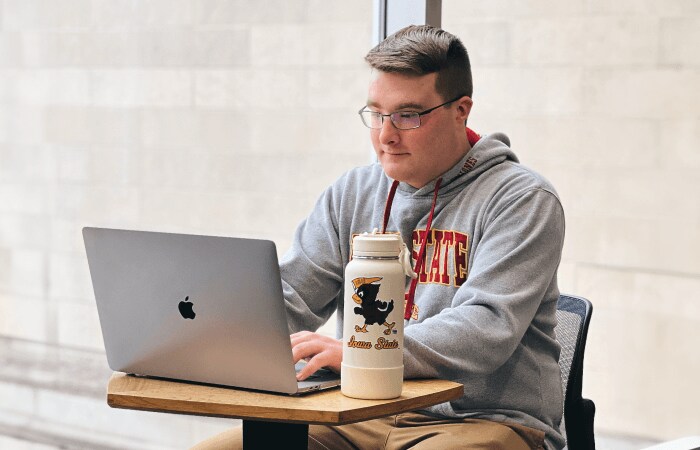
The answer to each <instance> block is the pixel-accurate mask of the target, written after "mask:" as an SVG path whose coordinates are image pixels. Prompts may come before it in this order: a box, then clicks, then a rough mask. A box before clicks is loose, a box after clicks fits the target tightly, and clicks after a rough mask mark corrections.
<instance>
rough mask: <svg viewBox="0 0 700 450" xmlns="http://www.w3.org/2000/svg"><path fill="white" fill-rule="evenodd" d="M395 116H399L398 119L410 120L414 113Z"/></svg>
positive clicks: (401, 113)
mask: <svg viewBox="0 0 700 450" xmlns="http://www.w3.org/2000/svg"><path fill="white" fill-rule="evenodd" d="M396 114H398V115H399V118H400V119H410V118H411V117H413V115H414V114H415V113H412V112H400V113H396Z"/></svg>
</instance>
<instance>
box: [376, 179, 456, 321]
mask: <svg viewBox="0 0 700 450" xmlns="http://www.w3.org/2000/svg"><path fill="white" fill-rule="evenodd" d="M441 184H442V178H438V179H437V181H436V182H435V190H434V191H433V204H432V206H431V207H430V214H429V215H428V223H427V225H426V227H425V236H424V237H423V242H422V243H421V245H420V251H419V252H418V259H416V268H415V269H414V272H416V274H417V275H418V276H417V277H416V278H413V279H412V280H411V287H410V288H409V289H408V297H407V298H406V307H405V309H404V314H403V317H404V319H405V320H410V318H411V311H412V310H413V298H414V297H415V295H416V286H418V279H419V278H420V273H421V272H422V271H423V266H424V265H425V246H426V244H427V243H428V236H429V235H430V229H431V228H432V226H433V215H434V214H435V203H437V196H438V191H440V185H441ZM398 186H399V182H398V180H394V183H393V184H392V185H391V189H390V190H389V196H388V197H387V199H386V206H385V207H384V226H383V227H382V233H386V226H387V224H388V223H389V215H390V214H391V204H392V203H394V195H395V194H396V188H397V187H398Z"/></svg>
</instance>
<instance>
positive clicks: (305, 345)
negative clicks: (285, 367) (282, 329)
mask: <svg viewBox="0 0 700 450" xmlns="http://www.w3.org/2000/svg"><path fill="white" fill-rule="evenodd" d="M290 337H291V340H292V355H293V356H294V364H296V363H297V362H299V361H300V360H302V359H305V360H306V361H307V363H306V366H305V367H304V368H303V369H302V370H301V371H299V373H298V374H297V380H299V381H303V380H305V379H306V377H308V376H309V375H311V374H312V373H314V372H316V371H317V370H318V369H320V368H322V367H325V368H328V369H331V370H332V371H334V372H337V373H340V362H341V361H342V360H343V343H342V341H339V340H337V339H333V338H331V337H328V336H323V335H321V334H318V333H312V332H310V331H300V332H298V333H294V334H293V335H291V336H290Z"/></svg>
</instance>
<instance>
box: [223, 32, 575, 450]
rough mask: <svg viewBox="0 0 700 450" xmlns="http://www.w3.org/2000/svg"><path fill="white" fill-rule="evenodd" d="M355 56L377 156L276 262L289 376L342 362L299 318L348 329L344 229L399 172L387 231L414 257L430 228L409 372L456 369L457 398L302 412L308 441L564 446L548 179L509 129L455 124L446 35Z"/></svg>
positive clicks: (460, 80) (462, 93)
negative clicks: (525, 162)
mask: <svg viewBox="0 0 700 450" xmlns="http://www.w3.org/2000/svg"><path fill="white" fill-rule="evenodd" d="M365 59H366V60H367V62H368V63H369V65H370V66H371V67H372V79H371V82H370V86H369V93H368V100H367V104H366V106H365V107H364V108H363V109H362V110H361V111H360V115H361V118H362V120H363V122H364V124H365V125H366V126H368V127H369V128H370V136H371V140H372V144H373V146H374V149H375V151H376V154H377V159H378V161H379V164H374V165H371V166H367V167H362V168H357V169H354V170H351V171H349V172H347V173H346V174H345V175H343V176H342V177H341V178H340V179H339V180H338V181H336V182H335V183H334V184H333V185H332V186H330V187H329V188H328V189H327V190H326V191H325V192H324V194H323V195H322V196H321V198H320V199H319V200H318V203H317V204H316V206H315V209H314V210H313V212H312V213H311V214H310V216H309V217H308V218H307V219H306V220H305V221H304V222H303V223H302V224H301V225H300V226H299V228H298V229H297V231H296V234H295V239H294V244H293V246H292V248H291V250H290V251H289V252H288V253H287V254H286V255H285V257H284V258H283V260H282V262H281V273H282V279H283V286H284V294H285V299H286V302H287V306H288V312H289V318H290V327H291V329H292V330H294V331H298V332H296V333H294V334H293V335H292V346H293V353H294V359H295V361H298V360H301V359H307V360H308V364H307V366H306V368H305V369H304V370H303V371H302V372H301V373H300V375H299V379H304V378H305V377H307V376H308V375H310V374H311V373H312V372H314V371H315V370H316V369H318V368H320V367H324V366H325V367H330V368H332V369H334V370H336V371H339V369H340V363H341V358H342V343H341V341H339V340H337V339H333V338H330V337H325V336H322V335H319V334H317V333H313V332H311V331H302V330H316V329H317V328H318V327H319V326H320V325H322V324H323V323H324V322H325V321H326V320H327V319H328V318H329V317H330V316H331V314H332V313H333V312H334V311H337V312H338V319H339V320H338V325H337V334H338V336H339V337H340V335H341V334H342V320H343V292H342V286H343V271H344V268H345V265H346V264H347V263H348V261H349V259H350V247H351V239H352V236H353V234H358V233H362V232H364V231H371V230H372V229H373V228H375V227H378V228H381V227H382V217H383V212H384V207H385V203H386V202H387V197H388V194H389V191H390V190H391V187H392V184H395V183H396V184H397V190H396V194H395V198H394V199H393V205H392V206H391V216H390V217H391V219H390V221H389V223H388V227H387V231H390V232H391V231H399V232H401V235H402V236H403V237H404V240H406V241H407V242H406V243H407V245H409V248H412V249H413V256H414V258H417V257H418V255H419V253H420V252H419V249H420V247H421V244H422V243H423V241H425V240H426V239H427V242H426V245H425V248H426V249H425V254H424V261H423V265H422V270H420V278H419V283H418V286H417V288H416V290H415V298H409V301H408V303H409V305H410V304H411V303H413V305H412V306H409V307H410V308H411V319H410V321H409V322H408V325H407V326H406V328H405V338H404V376H405V377H406V378H417V377H437V378H443V379H449V380H454V381H457V382H460V383H463V384H464V396H463V397H461V398H460V399H458V400H455V401H452V402H449V403H444V404H441V405H437V406H435V407H432V408H430V409H428V410H425V411H418V412H414V413H409V414H400V415H398V416H394V417H390V418H386V419H378V420H372V421H368V422H363V423H359V424H352V425H345V426H339V427H323V426H313V425H312V426H311V427H310V430H309V433H310V435H309V448H334V449H335V448H338V449H345V448H348V449H349V448H361V449H364V448H426V449H437V448H440V449H443V448H489V449H493V448H502V449H509V450H512V449H531V448H548V449H559V448H562V447H563V446H564V440H563V438H562V436H561V435H560V434H559V431H558V426H559V423H560V420H561V414H562V403H563V400H562V390H561V377H560V372H559V365H558V362H557V361H558V356H559V346H558V345H557V343H556V340H555V336H554V326H555V324H556V319H555V311H556V302H557V298H558V295H559V292H558V288H557V281H556V280H557V277H556V271H557V267H558V265H559V260H560V257H561V249H562V245H563V238H564V215H563V211H562V207H561V204H560V202H559V200H558V198H557V196H556V193H555V191H554V189H553V188H552V187H551V185H550V184H549V183H548V182H547V181H546V180H545V179H543V178H542V177H541V176H539V175H538V174H536V173H534V172H533V171H531V170H529V169H527V168H525V167H523V166H521V165H520V164H518V160H517V158H516V156H515V154H514V153H513V152H512V151H511V150H510V148H509V141H508V138H507V137H506V136H504V135H503V134H493V135H489V136H482V137H480V136H478V135H476V133H474V132H472V131H471V130H469V129H468V128H466V129H465V124H466V123H467V119H468V118H469V113H470V111H471V108H472V100H471V96H472V81H471V68H470V63H469V58H468V55H467V52H466V49H465V48H464V46H463V45H462V43H461V42H460V41H459V40H458V39H457V38H456V37H454V36H452V35H451V34H449V33H447V32H445V31H443V30H440V29H437V28H433V27H429V26H410V27H407V28H404V29H403V30H400V31H399V32H397V33H395V34H394V35H392V36H390V37H389V38H387V39H386V40H385V41H384V42H382V43H380V44H379V45H378V46H377V47H375V48H374V49H372V50H371V51H370V52H369V53H368V54H367V56H366V58H365ZM432 208H434V213H433V215H432V219H433V220H432V228H430V229H428V230H427V231H426V223H428V219H429V217H428V216H429V215H431V213H430V211H431V209H432ZM419 262H420V261H416V266H418V263H419ZM409 297H410V296H409ZM220 442H223V441H220Z"/></svg>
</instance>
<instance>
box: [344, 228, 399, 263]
mask: <svg viewBox="0 0 700 450" xmlns="http://www.w3.org/2000/svg"><path fill="white" fill-rule="evenodd" d="M402 248H403V241H402V240H401V235H398V234H374V233H373V234H369V233H363V234H360V235H358V236H355V238H354V239H353V240H352V251H353V255H357V256H384V257H397V258H398V256H399V254H400V253H401V249H402Z"/></svg>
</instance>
